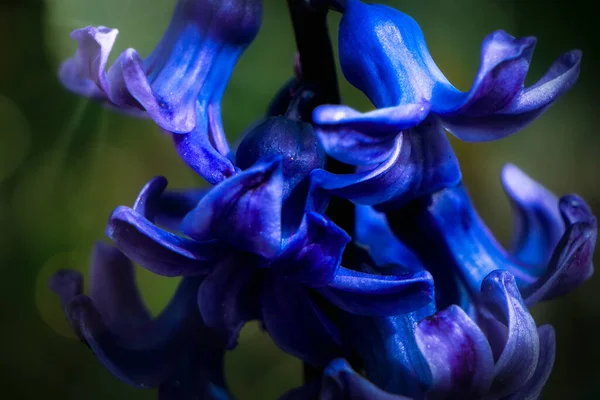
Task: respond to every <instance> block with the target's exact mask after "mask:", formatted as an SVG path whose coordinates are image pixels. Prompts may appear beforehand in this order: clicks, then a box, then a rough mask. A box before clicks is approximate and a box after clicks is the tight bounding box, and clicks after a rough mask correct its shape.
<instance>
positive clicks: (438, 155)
mask: <svg viewBox="0 0 600 400" xmlns="http://www.w3.org/2000/svg"><path fill="white" fill-rule="evenodd" d="M460 179H461V173H460V169H459V167H458V162H457V160H456V156H455V155H454V152H453V150H452V148H451V146H450V143H449V142H448V138H447V137H446V134H445V132H444V130H443V128H442V127H441V125H440V124H439V123H438V122H437V121H436V120H427V121H425V122H424V123H422V124H421V125H419V126H417V127H416V128H413V129H409V130H406V131H403V132H402V133H401V134H400V135H398V136H397V137H396V138H395V141H394V147H393V150H392V152H391V153H390V155H389V157H388V158H387V159H386V160H385V161H383V162H382V163H380V164H379V165H376V166H375V167H373V168H371V169H367V168H365V170H364V171H362V172H358V173H355V174H346V175H335V174H332V173H330V172H327V171H324V170H315V171H313V173H312V175H311V180H312V181H313V185H314V186H316V187H319V188H321V189H322V190H325V191H327V192H328V193H330V194H331V195H335V196H339V197H342V198H345V199H349V200H352V201H353V202H355V203H358V204H366V205H375V204H378V205H380V208H396V207H399V206H401V205H402V204H404V203H407V202H409V201H410V200H413V199H414V198H416V197H420V196H423V195H426V194H430V193H434V192H435V191H438V190H440V189H442V188H444V187H449V186H454V185H456V184H457V183H458V182H460Z"/></svg>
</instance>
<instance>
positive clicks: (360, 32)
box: [339, 0, 581, 141]
mask: <svg viewBox="0 0 600 400" xmlns="http://www.w3.org/2000/svg"><path fill="white" fill-rule="evenodd" d="M344 3H345V5H344V7H342V8H343V13H344V16H343V18H342V22H341V24H340V34H339V48H340V62H341V66H342V70H343V72H344V75H345V76H346V78H347V79H348V80H349V81H350V83H352V84H353V85H354V86H356V87H357V88H358V89H360V90H361V91H363V92H364V93H365V94H366V95H367V96H368V97H369V99H370V100H371V101H372V102H373V104H374V105H375V106H376V107H377V108H393V107H403V106H405V105H408V104H415V103H423V102H426V103H430V104H431V111H432V113H434V114H437V115H438V116H440V117H441V118H442V120H443V124H444V126H445V127H446V128H448V130H450V131H451V132H452V133H453V134H454V135H456V136H457V137H458V138H460V139H463V140H470V141H487V140H495V139H499V138H501V137H504V136H507V135H509V134H512V133H514V132H516V131H517V130H519V129H521V128H522V127H524V126H525V125H527V124H528V123H529V122H531V121H532V120H534V119H535V118H536V117H537V116H538V115H539V114H541V113H542V112H543V111H544V110H545V109H546V108H547V107H548V106H549V105H550V104H552V103H553V102H554V101H555V100H556V99H557V98H558V96H559V95H560V94H562V93H564V92H565V91H567V90H568V89H570V88H571V87H572V86H573V84H574V83H575V81H576V79H577V77H578V75H579V65H580V59H581V53H580V52H579V51H572V52H569V53H566V54H565V55H563V56H561V57H560V58H559V59H558V60H557V61H556V62H555V63H554V64H553V65H552V66H551V68H550V71H549V72H548V73H547V74H546V75H545V76H544V77H543V78H542V79H541V80H540V81H539V82H538V83H536V84H535V85H533V86H532V87H530V88H527V89H524V80H525V77H526V75H527V72H528V69H529V63H530V59H531V55H532V52H533V47H534V45H535V39H534V38H522V39H515V38H514V37H512V36H510V35H508V34H507V33H505V32H503V31H496V32H494V33H492V34H491V35H489V36H488V37H486V38H485V40H484V41H483V44H482V50H481V66H480V68H479V72H478V74H477V76H476V78H475V81H474V83H473V85H472V87H471V89H470V90H469V91H468V92H465V93H463V92H461V91H459V90H458V89H456V88H455V87H454V86H452V85H451V84H450V82H449V81H448V80H447V79H446V77H445V76H444V75H443V74H442V72H441V71H440V69H439V68H438V67H437V65H436V64H435V62H434V61H433V59H432V57H431V55H430V54H429V50H428V49H427V45H426V43H425V39H424V37H423V32H422V31H421V29H420V28H419V26H418V24H417V23H416V22H415V21H414V20H413V19H412V18H410V17H409V16H407V15H405V14H403V13H401V12H399V11H397V10H394V9H393V8H390V7H386V6H381V5H365V4H363V3H362V2H360V1H358V0H348V1H346V2H344ZM383 125H385V123H384V124H383ZM392 132H393V129H390V133H392Z"/></svg>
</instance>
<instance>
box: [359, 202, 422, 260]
mask: <svg viewBox="0 0 600 400" xmlns="http://www.w3.org/2000/svg"><path fill="white" fill-rule="evenodd" d="M355 209H356V235H355V236H356V240H357V241H358V242H359V243H361V244H363V245H365V246H366V247H367V249H368V250H369V254H370V255H371V257H372V258H373V260H374V261H375V263H376V264H377V265H379V266H381V265H386V264H399V265H402V266H405V267H408V268H411V269H419V268H421V269H422V268H423V265H422V264H421V261H419V259H418V258H417V256H416V255H415V254H414V253H413V252H412V251H411V250H410V249H409V248H408V247H406V245H404V244H403V243H402V242H401V241H400V240H398V238H396V236H394V234H393V232H392V230H391V228H390V226H389V224H388V222H387V219H386V216H385V214H384V213H380V212H377V211H375V210H374V209H373V208H372V207H370V206H356V208H355Z"/></svg>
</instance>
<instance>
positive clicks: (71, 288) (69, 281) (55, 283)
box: [48, 269, 83, 340]
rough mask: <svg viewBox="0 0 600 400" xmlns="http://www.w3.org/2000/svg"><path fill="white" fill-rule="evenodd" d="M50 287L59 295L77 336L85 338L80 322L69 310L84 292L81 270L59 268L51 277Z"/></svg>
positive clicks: (68, 320)
mask: <svg viewBox="0 0 600 400" xmlns="http://www.w3.org/2000/svg"><path fill="white" fill-rule="evenodd" d="M48 287H49V288H50V290H52V292H54V294H56V295H57V296H58V298H59V300H60V305H61V307H62V309H63V312H64V313H65V316H66V317H67V322H68V323H69V325H71V328H72V329H73V331H74V332H75V334H76V335H77V337H79V338H80V339H81V340H83V336H82V334H81V331H80V330H79V324H78V323H77V321H76V320H74V319H73V318H72V317H71V315H70V313H69V312H68V307H69V304H71V302H72V301H73V299H76V298H78V297H79V296H81V295H82V293H83V276H82V275H81V272H79V271H75V270H70V269H62V270H59V271H57V272H55V273H54V275H52V277H51V278H50V281H49V282H48Z"/></svg>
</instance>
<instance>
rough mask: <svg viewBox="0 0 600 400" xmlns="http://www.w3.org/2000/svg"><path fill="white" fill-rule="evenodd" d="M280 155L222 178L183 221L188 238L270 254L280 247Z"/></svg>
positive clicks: (281, 178) (276, 251)
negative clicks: (217, 242)
mask: <svg viewBox="0 0 600 400" xmlns="http://www.w3.org/2000/svg"><path fill="white" fill-rule="evenodd" d="M282 188H283V176H282V171H281V157H271V158H269V159H267V160H265V161H263V162H259V163H257V164H256V165H254V166H253V167H252V168H249V169H247V170H246V171H244V172H242V173H240V174H238V175H236V176H234V177H232V178H230V179H227V180H225V181H223V182H222V183H221V184H219V185H218V186H215V187H214V188H213V189H212V190H211V191H210V192H209V193H208V194H207V195H206V196H204V197H203V198H202V200H200V202H199V203H198V205H197V207H196V208H195V209H194V210H192V211H191V212H190V213H189V214H188V215H187V216H186V217H185V218H184V220H183V222H182V230H183V232H184V233H186V234H187V235H189V236H190V237H192V238H194V239H196V240H200V241H205V240H211V239H218V240H221V241H223V242H225V243H228V244H230V245H231V246H233V247H235V248H238V249H240V250H244V251H249V252H253V253H256V254H259V255H261V256H264V257H267V258H269V257H273V256H274V255H275V254H277V253H278V252H279V250H280V248H281V204H282Z"/></svg>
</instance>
